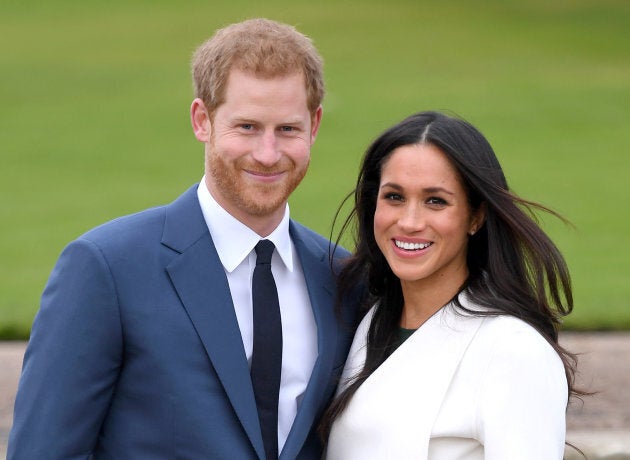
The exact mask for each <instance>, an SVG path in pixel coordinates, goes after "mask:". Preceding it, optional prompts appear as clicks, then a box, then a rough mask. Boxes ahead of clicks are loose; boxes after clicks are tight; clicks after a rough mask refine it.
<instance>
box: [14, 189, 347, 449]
mask: <svg viewBox="0 0 630 460" xmlns="http://www.w3.org/2000/svg"><path fill="white" fill-rule="evenodd" d="M290 232H291V237H292V240H293V242H294V244H295V246H296V249H297V252H298V254H299V258H300V262H301V264H302V267H303V270H304V275H305V278H306V284H307V287H308V292H309V295H310V299H311V303H312V307H313V313H314V316H315V320H316V322H317V328H318V331H317V337H318V352H319V354H318V358H317V362H316V364H315V367H314V369H313V373H312V376H311V379H310V381H309V383H308V387H307V389H306V392H305V394H304V397H303V400H302V401H301V405H300V407H299V410H298V412H297V416H296V419H295V423H294V425H293V427H292V429H291V432H290V434H289V437H288V439H287V441H286V444H285V447H284V449H283V451H282V453H281V456H280V458H281V459H295V458H300V459H310V458H319V457H320V455H321V446H320V444H319V442H318V439H317V436H316V434H315V432H314V425H316V424H317V421H318V418H319V416H320V415H321V412H322V410H323V409H324V408H325V406H326V405H327V403H328V402H329V400H330V398H331V396H332V394H333V392H334V389H335V386H336V383H337V379H338V376H339V373H340V371H341V369H342V367H343V364H344V361H345V358H346V354H347V351H348V348H349V345H350V342H351V339H352V334H353V327H352V326H351V325H353V324H356V318H355V317H354V312H355V311H356V309H355V308H354V307H351V308H349V309H346V312H347V313H346V315H345V318H344V319H343V320H342V321H339V319H338V318H337V317H336V316H335V312H334V296H335V289H336V285H335V279H334V276H333V274H332V273H331V270H330V262H329V243H328V240H326V239H324V238H322V237H321V236H319V235H317V234H315V233H314V232H312V231H311V230H308V229H307V228H305V227H303V226H301V225H299V224H297V223H295V222H293V221H292V222H291V224H290ZM339 255H340V256H345V255H346V254H345V253H344V254H339ZM343 323H345V324H343ZM91 455H93V457H94V458H96V459H116V460H121V459H174V458H178V459H195V460H198V459H239V460H240V459H262V458H264V450H263V443H262V438H261V434H260V426H259V422H258V416H257V411H256V404H255V401H254V396H253V392H252V386H251V380H250V375H249V367H248V364H247V360H246V357H245V351H244V348H243V342H242V339H241V335H240V331H239V327H238V323H237V320H236V315H235V312H234V307H233V304H232V298H231V296H230V291H229V286H228V282H227V278H226V276H225V273H224V269H223V267H222V265H221V263H220V261H219V258H218V255H217V252H216V249H215V247H214V244H213V242H212V239H211V237H210V234H209V232H208V228H207V226H206V223H205V221H204V219H203V215H202V213H201V209H200V206H199V203H198V200H197V195H196V186H194V187H192V188H190V189H189V190H188V191H187V192H186V193H185V194H184V195H182V196H181V197H180V198H179V199H178V200H176V201H175V202H173V203H172V204H170V205H167V206H164V207H159V208H155V209H150V210H147V211H144V212H141V213H139V214H135V215H132V216H127V217H123V218H120V219H117V220H114V221H112V222H109V223H107V224H105V225H103V226H100V227H98V228H96V229H93V230H91V231H90V232H88V233H86V234H85V235H83V236H81V237H80V238H78V239H77V240H76V241H74V242H72V243H71V244H69V245H68V246H67V247H66V249H65V250H64V251H63V253H62V255H61V256H60V258H59V260H58V262H57V264H56V266H55V268H54V270H53V272H52V274H51V277H50V280H49V282H48V285H47V286H46V289H45V290H44V293H43V295H42V302H41V308H40V311H39V312H38V314H37V316H36V318H35V321H34V324H33V328H32V332H31V338H30V341H29V344H28V347H27V350H26V354H25V358H24V367H23V370H22V376H21V380H20V383H19V388H18V393H17V397H16V402H15V416H14V425H13V428H12V431H11V434H10V437H9V451H8V458H9V459H11V460H16V459H29V460H32V459H35V458H36V459H86V458H90V456H91Z"/></svg>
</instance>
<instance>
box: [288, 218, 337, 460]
mask: <svg viewBox="0 0 630 460" xmlns="http://www.w3.org/2000/svg"><path fill="white" fill-rule="evenodd" d="M290 232H291V238H292V240H293V244H294V245H295V248H296V250H297V253H298V255H299V258H300V263H301V265H302V270H303V271H304V277H305V279H306V286H307V289H308V294H309V297H310V301H311V307H312V309H313V315H314V317H315V322H316V323H317V349H318V350H317V351H318V356H317V361H316V362H315V366H314V367H313V372H312V374H311V378H310V380H309V382H308V385H307V387H306V390H305V393H304V398H303V399H302V402H301V404H300V407H299V408H298V411H297V414H296V417H295V421H294V423H293V426H292V427H291V431H290V432H289V436H288V438H287V441H286V443H285V445H284V448H283V450H282V452H281V455H280V458H281V459H294V458H297V456H298V454H299V452H300V449H301V447H302V445H303V444H304V441H305V439H306V437H307V436H308V434H309V432H310V431H311V428H312V427H313V424H314V423H315V421H316V417H317V416H318V415H319V412H320V409H321V408H322V406H323V404H324V403H325V402H326V401H327V400H328V397H329V396H330V395H328V394H327V389H328V385H329V379H330V376H331V375H332V372H333V366H334V360H335V352H336V346H337V327H336V322H337V320H336V317H335V312H334V296H335V284H334V278H333V276H332V274H331V271H330V265H329V257H328V253H327V252H325V251H323V250H322V249H321V247H320V245H319V244H316V243H315V242H313V241H310V238H311V237H310V235H308V234H307V233H306V232H305V231H303V230H302V229H301V228H300V227H299V226H298V225H296V224H295V223H294V222H291V226H290Z"/></svg>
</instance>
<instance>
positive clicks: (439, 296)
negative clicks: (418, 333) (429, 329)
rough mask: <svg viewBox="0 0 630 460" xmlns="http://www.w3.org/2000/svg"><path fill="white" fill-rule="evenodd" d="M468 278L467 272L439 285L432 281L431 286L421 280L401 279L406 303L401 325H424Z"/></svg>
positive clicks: (415, 327)
mask: <svg viewBox="0 0 630 460" xmlns="http://www.w3.org/2000/svg"><path fill="white" fill-rule="evenodd" d="M466 278H467V274H466V276H464V277H454V278H453V279H451V280H449V281H448V282H446V281H444V282H442V283H439V284H438V285H436V284H435V283H432V285H431V286H426V285H423V284H424V283H422V282H420V281H416V282H406V281H401V288H402V294H403V299H404V303H403V309H402V314H401V317H400V326H401V327H403V328H405V329H417V328H419V327H420V326H422V324H424V323H425V322H426V321H427V320H428V319H429V318H430V317H431V316H433V315H434V314H435V313H436V312H437V311H439V310H440V309H441V308H442V307H443V306H444V305H446V304H447V303H449V302H450V301H451V300H452V299H453V297H455V296H456V295H457V293H458V292H459V290H460V289H461V288H462V286H463V285H464V283H465V281H466Z"/></svg>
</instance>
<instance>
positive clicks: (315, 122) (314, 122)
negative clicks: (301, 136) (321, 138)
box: [311, 105, 324, 145]
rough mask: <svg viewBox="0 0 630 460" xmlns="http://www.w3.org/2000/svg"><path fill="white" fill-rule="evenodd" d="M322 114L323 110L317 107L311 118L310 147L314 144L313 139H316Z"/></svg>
mask: <svg viewBox="0 0 630 460" xmlns="http://www.w3.org/2000/svg"><path fill="white" fill-rule="evenodd" d="M323 112H324V109H323V108H322V106H321V105H320V106H319V107H317V110H315V114H314V115H313V117H312V118H311V145H313V144H314V143H315V138H316V137H317V132H318V131H319V125H320V124H321V122H322V113H323Z"/></svg>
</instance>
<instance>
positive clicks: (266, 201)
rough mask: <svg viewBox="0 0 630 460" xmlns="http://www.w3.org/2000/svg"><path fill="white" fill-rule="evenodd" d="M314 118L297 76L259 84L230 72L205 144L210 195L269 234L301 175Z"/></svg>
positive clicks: (312, 135) (301, 79)
mask: <svg viewBox="0 0 630 460" xmlns="http://www.w3.org/2000/svg"><path fill="white" fill-rule="evenodd" d="M320 118H321V107H320V108H319V109H318V110H317V113H316V114H315V116H314V117H313V118H312V117H311V114H310V113H309V111H308V108H307V104H306V88H305V83H304V77H303V75H302V74H301V73H296V74H293V75H289V76H285V77H278V78H272V79H260V78H257V77H255V76H253V75H250V74H247V73H244V72H242V71H239V70H236V69H233V70H232V71H231V73H230V75H229V78H228V83H227V87H226V92H225V102H224V103H223V104H222V105H221V106H219V107H218V108H217V110H216V112H215V115H214V119H213V120H211V121H210V139H209V141H208V142H207V143H206V184H207V186H208V189H209V190H210V192H211V193H212V196H213V197H214V198H215V199H216V200H217V202H218V203H219V204H220V205H221V206H222V207H223V208H224V209H225V210H227V211H228V212H229V213H230V214H232V215H233V216H234V217H236V218H237V219H238V220H240V221H241V222H243V223H244V224H246V225H248V226H249V227H250V228H252V229H254V230H256V231H259V230H261V229H262V228H261V225H262V227H265V228H267V227H269V226H270V229H271V230H273V228H275V226H276V225H277V224H278V223H279V222H280V220H281V219H282V216H283V215H284V207H285V204H286V202H287V199H288V198H289V195H290V194H291V192H293V190H295V188H296V187H297V186H298V184H299V183H300V181H301V180H302V178H303V177H304V175H305V174H306V170H307V169H308V165H309V161H310V150H311V145H312V144H313V142H314V141H315V136H316V134H317V130H318V128H319V122H320ZM259 233H260V231H259Z"/></svg>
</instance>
